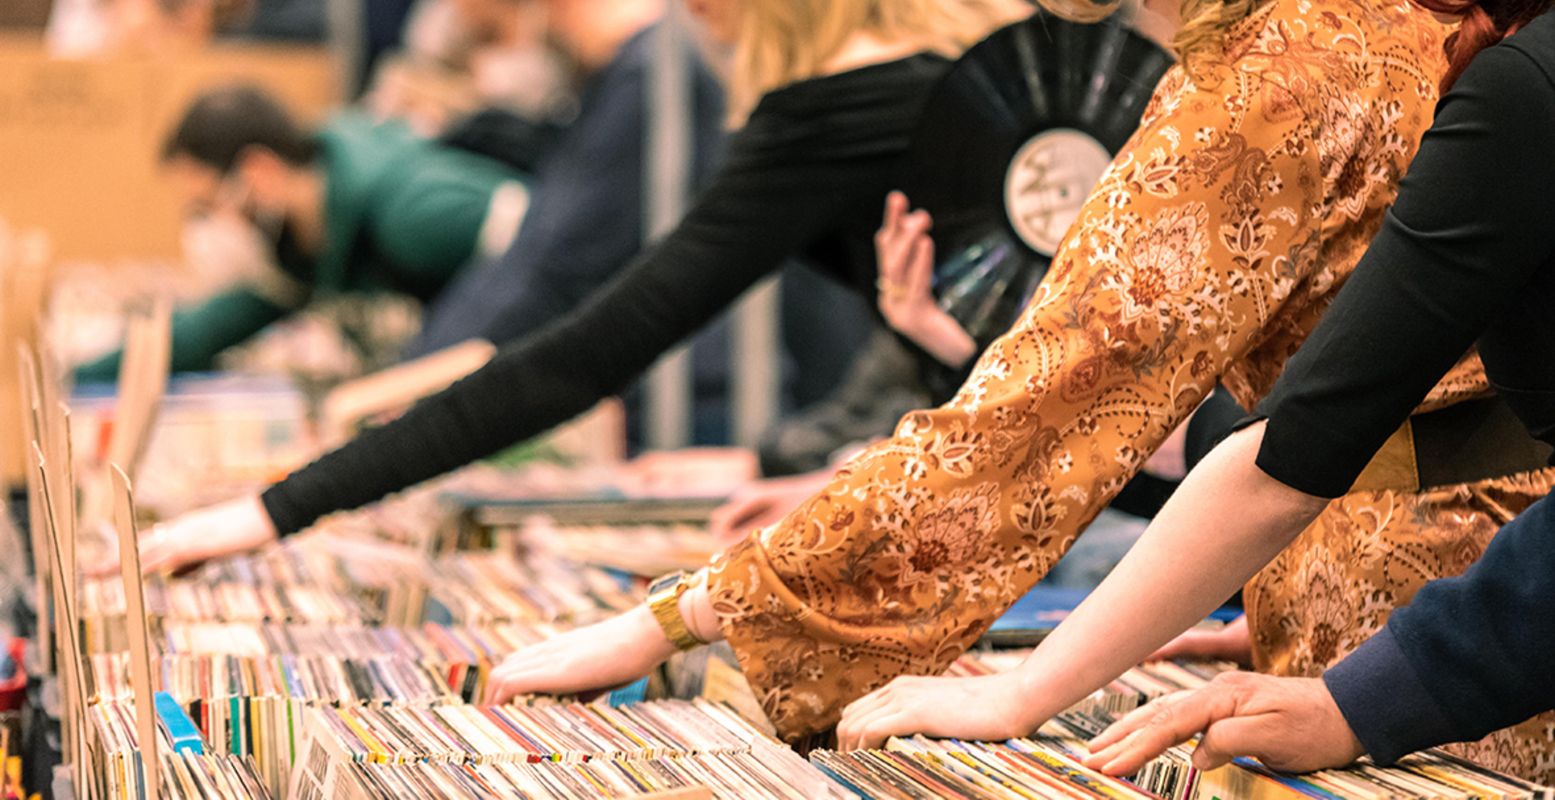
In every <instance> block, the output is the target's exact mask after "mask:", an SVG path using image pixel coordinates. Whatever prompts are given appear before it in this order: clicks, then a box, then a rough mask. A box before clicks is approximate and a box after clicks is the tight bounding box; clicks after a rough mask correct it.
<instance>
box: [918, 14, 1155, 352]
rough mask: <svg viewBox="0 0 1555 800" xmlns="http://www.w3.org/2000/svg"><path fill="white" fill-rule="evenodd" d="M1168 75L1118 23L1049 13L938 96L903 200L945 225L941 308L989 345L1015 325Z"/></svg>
mask: <svg viewBox="0 0 1555 800" xmlns="http://www.w3.org/2000/svg"><path fill="white" fill-rule="evenodd" d="M1171 64H1172V57H1171V56H1170V55H1169V54H1168V53H1167V52H1166V51H1165V50H1163V49H1162V48H1161V47H1160V46H1158V45H1156V44H1155V43H1154V42H1152V41H1150V40H1149V39H1146V38H1144V37H1143V36H1141V35H1139V34H1137V33H1134V32H1133V31H1131V30H1129V29H1128V28H1127V27H1125V26H1124V25H1122V24H1120V23H1118V22H1115V21H1112V20H1110V19H1109V20H1104V21H1102V22H1099V23H1092V24H1083V23H1076V22H1070V21H1068V20H1065V19H1062V18H1060V17H1057V16H1054V15H1052V14H1048V13H1045V12H1039V13H1038V14H1036V15H1035V16H1033V17H1031V18H1029V19H1026V20H1023V21H1021V22H1017V23H1015V24H1013V25H1010V26H1008V27H1005V28H1002V29H1000V30H998V31H996V32H994V33H993V34H992V35H990V36H989V37H988V38H987V39H985V40H983V41H982V42H981V43H979V44H978V45H976V46H974V47H973V48H971V49H970V50H968V51H967V52H966V54H965V55H963V56H962V57H961V59H960V60H959V61H957V62H956V64H955V65H954V66H953V67H952V68H951V70H950V72H949V73H948V74H947V75H946V76H945V77H944V78H943V79H942V80H941V83H940V84H939V86H938V87H937V88H936V89H935V91H934V92H933V93H932V94H931V95H930V98H929V101H928V104H927V106H926V107H925V110H924V114H923V121H922V122H921V123H919V127H918V130H917V131H916V133H915V136H914V139H913V143H912V149H911V156H912V158H911V161H910V163H911V164H912V167H911V168H910V169H911V172H910V173H909V174H908V176H907V181H906V185H905V189H906V191H907V196H908V197H909V198H910V200H911V201H912V204H913V205H914V206H916V207H919V208H923V209H926V210H927V211H928V212H929V213H930V214H931V215H932V216H933V218H934V231H933V236H934V241H935V252H936V253H937V254H938V256H937V263H936V266H935V292H936V294H937V295H938V297H939V303H940V306H941V307H942V308H944V309H945V310H946V311H947V312H948V313H949V314H950V315H951V316H952V317H954V318H955V319H956V320H957V322H959V323H961V326H962V327H963V328H965V329H966V331H967V332H968V333H970V334H971V335H972V337H973V338H974V339H975V340H976V341H977V343H978V345H979V346H981V347H986V346H987V345H988V344H989V343H990V342H992V341H993V339H994V338H996V337H997V336H999V335H1000V334H1002V333H1004V331H1005V330H1007V329H1008V328H1009V327H1010V326H1011V325H1012V324H1014V322H1015V319H1016V317H1017V316H1018V315H1019V313H1020V311H1021V309H1022V308H1024V307H1025V305H1026V303H1027V302H1028V301H1029V300H1030V299H1031V296H1032V294H1033V293H1034V292H1035V291H1036V289H1037V286H1038V285H1039V284H1040V283H1041V281H1042V278H1043V276H1044V275H1045V274H1046V272H1047V268H1048V265H1049V264H1050V263H1051V262H1052V259H1053V255H1054V253H1055V252H1056V251H1057V249H1058V245H1059V242H1060V241H1062V239H1063V236H1064V234H1065V233H1066V232H1067V230H1068V228H1069V226H1070V225H1071V224H1072V223H1073V222H1074V220H1075V218H1076V217H1077V216H1078V215H1079V211H1080V208H1081V206H1082V205H1083V204H1084V202H1085V199H1086V197H1087V196H1088V195H1089V194H1090V192H1091V189H1092V188H1093V187H1094V186H1095V185H1096V182H1097V181H1098V180H1099V179H1100V178H1101V175H1102V173H1103V172H1104V171H1105V170H1106V168H1107V165H1108V164H1110V163H1111V161H1112V157H1113V156H1114V155H1115V154H1116V153H1117V152H1118V150H1119V149H1120V148H1122V146H1123V144H1124V143H1125V142H1126V141H1128V138H1129V136H1131V135H1132V134H1133V132H1134V129H1135V128H1136V127H1138V125H1139V119H1140V116H1141V115H1142V114H1143V113H1144V110H1145V106H1146V104H1147V103H1148V102H1149V100H1150V96H1151V93H1152V92H1153V90H1154V89H1155V85H1156V83H1157V82H1158V81H1159V80H1160V79H1161V76H1162V74H1163V73H1165V71H1166V69H1167V68H1168V67H1169V66H1171Z"/></svg>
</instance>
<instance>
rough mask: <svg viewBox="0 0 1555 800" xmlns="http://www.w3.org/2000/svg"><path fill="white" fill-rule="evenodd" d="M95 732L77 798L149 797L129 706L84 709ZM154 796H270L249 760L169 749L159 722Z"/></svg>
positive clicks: (231, 799)
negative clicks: (86, 783)
mask: <svg viewBox="0 0 1555 800" xmlns="http://www.w3.org/2000/svg"><path fill="white" fill-rule="evenodd" d="M89 715H90V719H91V721H92V727H93V730H94V731H95V736H94V737H93V738H92V740H91V741H92V742H93V745H92V750H93V752H92V753H90V754H87V757H88V758H90V759H91V760H92V763H94V764H95V765H96V767H97V768H96V770H95V771H94V773H95V774H93V775H92V778H93V779H94V780H95V781H96V785H95V786H93V787H90V788H88V787H77V789H76V794H77V796H94V795H92V794H89V793H88V792H98V793H100V794H98V795H96V796H104V797H108V798H113V799H114V800H138V799H139V798H143V797H147V796H148V795H149V792H148V787H147V782H148V780H149V776H148V775H147V769H146V765H145V764H144V763H142V760H141V752H140V748H139V745H138V742H137V738H138V737H137V734H136V728H135V713H134V710H133V709H132V708H131V707H130V706H128V705H125V704H120V703H98V704H95V705H93V706H92V707H91V708H90V710H89ZM157 737H158V740H159V742H158V752H159V754H160V755H159V757H158V759H157V763H158V764H159V765H160V767H161V768H160V769H159V770H158V772H159V780H158V781H157V785H158V786H159V787H160V792H159V794H160V796H162V797H170V798H188V799H189V800H195V799H196V798H199V799H200V800H268V798H270V797H273V796H276V795H275V794H274V792H273V789H272V787H274V786H276V785H277V784H275V783H269V782H266V781H265V780H264V778H263V777H262V776H261V775H260V772H259V770H258V769H257V767H256V766H255V762H254V760H253V759H251V758H247V757H243V756H234V755H208V754H206V753H205V752H203V751H202V750H199V749H194V750H190V749H184V748H180V747H175V744H174V741H173V737H172V736H170V735H169V734H168V730H167V728H166V727H165V726H162V725H158V726H157Z"/></svg>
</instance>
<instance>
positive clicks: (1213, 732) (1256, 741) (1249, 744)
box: [1193, 716, 1282, 772]
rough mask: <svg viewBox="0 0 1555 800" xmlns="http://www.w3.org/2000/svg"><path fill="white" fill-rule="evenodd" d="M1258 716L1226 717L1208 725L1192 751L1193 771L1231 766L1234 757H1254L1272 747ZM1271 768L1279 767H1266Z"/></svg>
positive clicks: (1265, 728) (1265, 726)
mask: <svg viewBox="0 0 1555 800" xmlns="http://www.w3.org/2000/svg"><path fill="white" fill-rule="evenodd" d="M1264 722H1265V719H1264V717H1262V716H1258V717H1228V718H1226V719H1223V720H1220V721H1217V722H1214V723H1211V724H1210V726H1209V727H1208V728H1206V729H1205V731H1204V735H1203V736H1202V737H1200V738H1199V746H1198V747H1196V748H1194V750H1193V766H1194V768H1195V769H1199V770H1202V771H1206V772H1207V771H1209V770H1212V769H1215V768H1216V767H1221V766H1224V765H1226V764H1229V763H1231V760H1232V759H1233V758H1236V757H1237V756H1246V755H1251V756H1257V755H1260V754H1261V753H1263V752H1264V751H1265V750H1266V749H1268V747H1269V745H1271V744H1275V742H1272V741H1270V733H1271V731H1270V730H1269V726H1267V725H1265V724H1264ZM1269 766H1271V767H1274V768H1275V769H1280V768H1281V766H1282V765H1279V764H1270V765H1269Z"/></svg>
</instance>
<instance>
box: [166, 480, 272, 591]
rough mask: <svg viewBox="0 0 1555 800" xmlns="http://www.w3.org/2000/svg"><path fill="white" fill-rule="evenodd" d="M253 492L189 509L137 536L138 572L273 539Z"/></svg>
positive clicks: (238, 550) (189, 562)
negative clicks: (206, 506) (198, 508)
mask: <svg viewBox="0 0 1555 800" xmlns="http://www.w3.org/2000/svg"><path fill="white" fill-rule="evenodd" d="M277 538H278V537H277V535H276V531H275V523H273V522H271V521H270V515H269V514H268V513H266V512H265V507H264V504H262V503H260V502H259V497H258V496H257V495H251V496H249V497H242V498H239V499H237V500H229V501H227V502H225V503H220V504H218V505H214V506H211V507H209V508H202V509H200V510H198V511H191V512H189V513H187V514H184V515H183V516H181V517H178V518H177V519H173V520H171V521H168V522H164V523H162V524H160V525H157V526H156V527H154V528H152V529H151V531H150V532H149V533H147V534H146V535H145V536H142V537H140V568H141V571H142V572H147V573H151V572H172V571H176V570H179V569H183V568H184V567H188V566H191V565H194V564H198V563H200V562H202V561H207V560H210V559H212V558H219V557H221V556H228V555H234V554H237V553H243V552H247V551H249V550H253V549H256V548H258V547H261V546H263V545H265V544H268V543H270V542H273V541H275V540H276V539H277Z"/></svg>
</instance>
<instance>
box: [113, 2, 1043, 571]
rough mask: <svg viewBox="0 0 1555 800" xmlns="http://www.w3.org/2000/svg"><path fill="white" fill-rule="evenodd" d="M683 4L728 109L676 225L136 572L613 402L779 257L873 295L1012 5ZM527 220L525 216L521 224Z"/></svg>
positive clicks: (309, 518) (166, 529) (169, 539)
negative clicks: (620, 267) (725, 145)
mask: <svg viewBox="0 0 1555 800" xmlns="http://www.w3.org/2000/svg"><path fill="white" fill-rule="evenodd" d="M557 2H558V4H560V2H561V0H557ZM577 2H579V3H584V4H586V3H588V2H591V0H577ZM689 5H690V7H691V10H692V11H693V13H695V14H696V15H697V16H699V17H700V18H701V19H702V21H703V23H704V25H705V26H706V30H707V32H708V35H709V37H710V38H712V39H714V40H717V41H719V42H721V43H726V44H728V45H729V46H731V47H732V50H733V57H732V61H731V64H732V66H731V70H730V75H731V77H730V81H729V88H730V92H729V93H728V95H729V99H730V107H731V115H732V117H733V118H734V119H735V120H736V121H738V122H739V123H740V124H741V127H740V128H739V130H738V131H736V133H735V134H734V135H733V136H732V137H731V141H730V143H729V153H728V156H727V157H726V159H725V160H724V163H723V165H722V167H720V169H719V170H718V172H717V173H716V174H715V176H714V177H713V178H712V180H711V181H710V182H709V184H708V187H707V189H706V190H705V191H703V192H702V194H701V195H700V196H699V198H698V199H697V200H696V201H695V203H694V204H693V206H692V208H691V210H690V211H689V212H688V214H687V215H686V217H685V219H683V220H682V221H681V223H680V224H679V225H678V226H677V227H676V228H675V230H673V231H672V232H671V233H669V234H668V235H667V236H666V237H665V238H664V239H662V240H661V241H660V242H658V243H657V244H656V245H654V246H653V247H652V248H650V249H649V250H648V251H647V252H646V253H644V254H643V255H642V256H641V257H639V258H638V259H637V260H636V261H635V262H633V263H632V264H631V265H630V266H629V267H627V268H626V269H625V270H624V271H623V272H622V273H621V274H620V275H619V276H617V277H616V278H615V279H614V280H613V281H612V282H610V283H609V284H607V285H606V286H605V287H604V288H603V289H601V290H600V291H598V292H596V293H594V294H593V295H592V296H590V297H588V298H587V300H586V301H585V302H581V303H580V304H579V305H578V307H577V308H576V309H575V310H574V311H572V312H571V313H570V314H568V315H566V316H564V317H559V318H553V319H554V320H555V321H554V322H552V323H551V324H549V325H547V326H546V327H544V328H541V329H539V330H538V331H536V332H535V333H533V334H531V335H529V336H526V337H524V338H522V339H519V340H517V341H513V342H511V343H509V344H507V345H506V346H504V348H503V350H502V351H501V352H500V353H499V354H498V355H497V356H496V357H495V358H494V359H493V361H492V362H491V363H490V364H488V365H487V366H486V367H484V368H482V369H481V370H479V371H477V372H476V373H474V374H473V375H471V376H470V377H468V378H466V379H464V380H463V381H460V382H459V383H457V384H455V385H454V386H453V387H451V388H450V389H448V390H447V391H445V392H442V393H440V394H438V395H435V396H433V397H431V398H429V399H427V400H425V401H423V402H422V403H420V404H418V405H417V406H416V407H414V408H412V409H411V410H410V411H409V412H408V413H407V414H406V415H405V416H402V417H400V418H399V419H397V420H395V421H394V422H391V423H389V424H388V425H385V426H383V427H381V428H377V429H373V430H370V431H368V432H366V433H364V434H363V435H362V436H359V437H358V438H357V439H356V440H355V441H354V442H353V443H351V444H349V445H347V446H346V447H344V448H342V449H340V450H337V451H336V452H334V453H332V454H330V455H328V456H325V457H324V458H323V459H321V460H320V461H318V462H315V463H314V464H313V465H311V466H309V467H307V468H304V469H303V470H301V471H299V472H297V473H295V474H294V475H293V476H292V477H291V478H289V479H288V480H287V481H286V482H283V483H282V484H278V485H276V486H274V487H272V488H271V489H270V490H269V491H268V492H267V493H266V494H265V496H264V500H263V501H262V502H261V501H260V500H259V499H258V498H255V497H249V498H242V499H239V500H237V501H233V502H231V503H227V504H224V505H221V506H217V507H214V508H212V509H207V510H205V511H201V512H195V513H194V514H191V515H187V516H185V517H183V518H180V519H179V520H176V521H173V522H172V523H169V524H168V525H165V526H162V527H160V528H158V529H156V531H155V532H153V533H152V534H150V535H149V536H148V537H147V539H146V541H145V542H144V543H143V549H144V551H145V553H146V559H145V562H144V563H145V564H146V566H147V568H148V569H153V570H155V569H162V568H167V567H175V566H178V565H180V564H186V563H189V562H191V561H197V560H200V559H203V558H209V557H213V556H217V555H222V554H226V553H232V552H237V551H240V550H243V549H246V548H250V547H254V546H258V545H260V544H263V543H265V542H268V541H271V540H273V539H274V538H275V537H276V536H277V535H278V534H279V533H281V532H285V533H291V532H294V531H296V530H299V529H301V528H303V527H306V526H307V525H310V524H311V523H312V522H313V521H314V520H315V519H317V518H318V517H319V516H321V515H322V514H324V513H328V512H329V511H332V510H335V509H338V508H347V507H355V506H358V505H361V504H363V503H366V502H370V501H373V500H376V499H379V498H381V497H383V496H384V495H386V494H388V493H389V492H392V491H397V490H399V489H402V488H405V487H408V486H410V485H412V484H414V483H417V482H420V481H422V480H425V479H427V478H430V477H433V476H435V475H438V474H440V473H442V472H445V471H447V470H450V469H453V468H455V467H458V466H462V465H464V464H466V463H469V462H470V461H472V460H474V459H477V458H482V457H484V456H486V455H489V454H491V453H493V452H496V451H497V450H500V449H501V448H503V447H506V446H508V445H510V444H512V443H515V442H518V441H522V440H524V439H527V438H529V437H531V436H533V435H536V434H538V433H541V432H543V431H545V430H547V429H549V428H551V427H553V426H554V425H557V424H559V423H561V422H564V421H566V420H568V419H570V418H572V417H573V416H575V415H577V414H579V413H582V412H583V411H586V410H587V409H588V408H590V407H592V406H593V405H594V404H595V403H597V402H598V401H599V400H600V399H602V398H604V397H606V396H609V395H611V394H613V393H615V392H619V391H620V390H621V389H622V388H623V387H625V386H626V385H627V384H628V383H629V382H630V381H632V380H634V379H635V378H636V377H637V376H639V375H640V374H642V372H643V371H645V370H646V369H647V368H648V367H649V366H651V365H652V364H653V362H654V361H656V360H657V359H658V358H659V357H660V356H661V355H662V354H663V353H665V352H666V351H668V350H669V349H670V348H671V347H672V346H673V345H674V344H675V343H677V342H678V341H680V340H681V339H683V338H685V337H686V336H688V335H690V334H691V333H693V332H695V331H696V330H697V329H698V328H700V327H702V326H703V325H705V324H707V323H708V322H709V321H710V320H711V319H712V318H714V317H715V316H716V315H717V314H719V313H721V312H722V311H724V310H725V309H727V308H728V307H729V306H730V305H732V304H733V303H734V301H735V300H736V299H737V298H738V297H739V295H740V294H741V293H743V292H744V291H745V290H746V289H748V288H749V287H750V286H752V285H754V284H755V283H756V282H757V281H759V280H760V279H762V278H764V277H766V276H767V275H769V274H772V273H774V272H775V271H776V270H777V269H778V268H779V267H780V266H781V265H782V264H783V263H784V262H785V261H786V260H788V259H790V258H793V257H796V256H803V257H805V260H806V262H807V263H810V264H812V265H813V266H816V267H817V268H819V269H822V270H824V271H825V273H826V274H828V275H830V276H831V277H833V278H835V279H836V280H838V281H839V282H841V283H843V284H844V285H847V286H849V287H851V288H852V289H853V290H854V291H855V292H857V293H859V294H862V295H864V296H871V297H872V296H873V293H874V292H875V290H876V288H875V283H876V281H875V278H876V268H875V263H874V262H875V258H874V246H873V238H874V233H875V229H876V227H877V224H878V220H879V216H880V208H881V207H882V204H883V203H884V200H885V196H886V193H887V192H888V191H889V190H890V189H891V188H893V187H894V186H896V185H897V184H898V183H899V182H900V180H901V178H900V175H901V169H902V167H903V163H902V162H903V160H904V158H905V156H906V154H907V150H908V145H909V143H910V138H911V136H912V133H913V131H914V129H915V128H916V126H917V122H918V118H919V115H920V113H921V111H922V108H923V104H924V102H925V101H926V100H927V98H928V96H929V93H930V91H931V90H932V89H933V87H934V85H935V82H936V81H937V79H938V78H939V77H941V76H942V75H944V74H945V72H946V70H947V69H948V68H949V65H950V63H951V62H950V58H952V57H954V56H956V55H958V54H959V53H960V52H961V51H962V50H963V49H964V48H966V47H967V46H969V45H971V44H972V43H974V42H976V41H977V40H979V39H981V38H982V37H984V36H985V35H987V34H988V33H989V32H991V31H992V30H994V29H995V28H997V27H1000V26H1002V25H1004V24H1007V23H1009V22H1012V21H1014V20H1015V19H1018V18H1021V17H1023V16H1025V15H1029V14H1030V13H1031V10H1032V9H1031V6H1029V5H1027V4H1025V3H1023V2H1018V1H1016V0H954V2H946V1H945V0H933V1H931V0H802V2H793V0H759V1H758V0H749V1H748V2H738V3H729V2H723V1H719V2H713V1H712V0H696V1H695V2H692V3H690V4H689ZM585 7H586V6H585ZM545 186H546V183H545V181H544V180H543V179H542V181H541V184H540V187H541V190H543V189H544V188H545ZM533 220H534V211H533V210H532V211H531V215H530V217H529V220H527V221H526V227H527V225H528V224H530V223H532V222H533ZM528 235H529V234H528V232H527V230H526V231H525V232H524V233H523V234H521V235H520V237H519V240H518V247H519V248H522V247H523V246H524V243H525V240H526V239H527V238H528ZM556 258H558V259H559V261H558V263H556V264H554V265H551V264H546V265H545V266H546V267H547V269H551V270H557V271H560V272H562V273H563V274H564V273H565V270H566V269H567V267H568V264H569V263H570V260H571V257H570V254H568V253H565V252H563V253H559V254H557V255H556ZM493 319H494V320H495V322H496V323H498V324H501V325H527V324H530V322H531V321H530V320H529V319H528V318H527V317H525V316H519V315H513V314H495V315H493ZM491 338H493V340H500V339H501V338H505V337H500V336H493V337H491ZM405 448H408V449H407V450H404V453H405V454H402V452H401V451H402V449H405ZM408 453H414V454H415V455H414V456H410V455H407V454H408Z"/></svg>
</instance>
